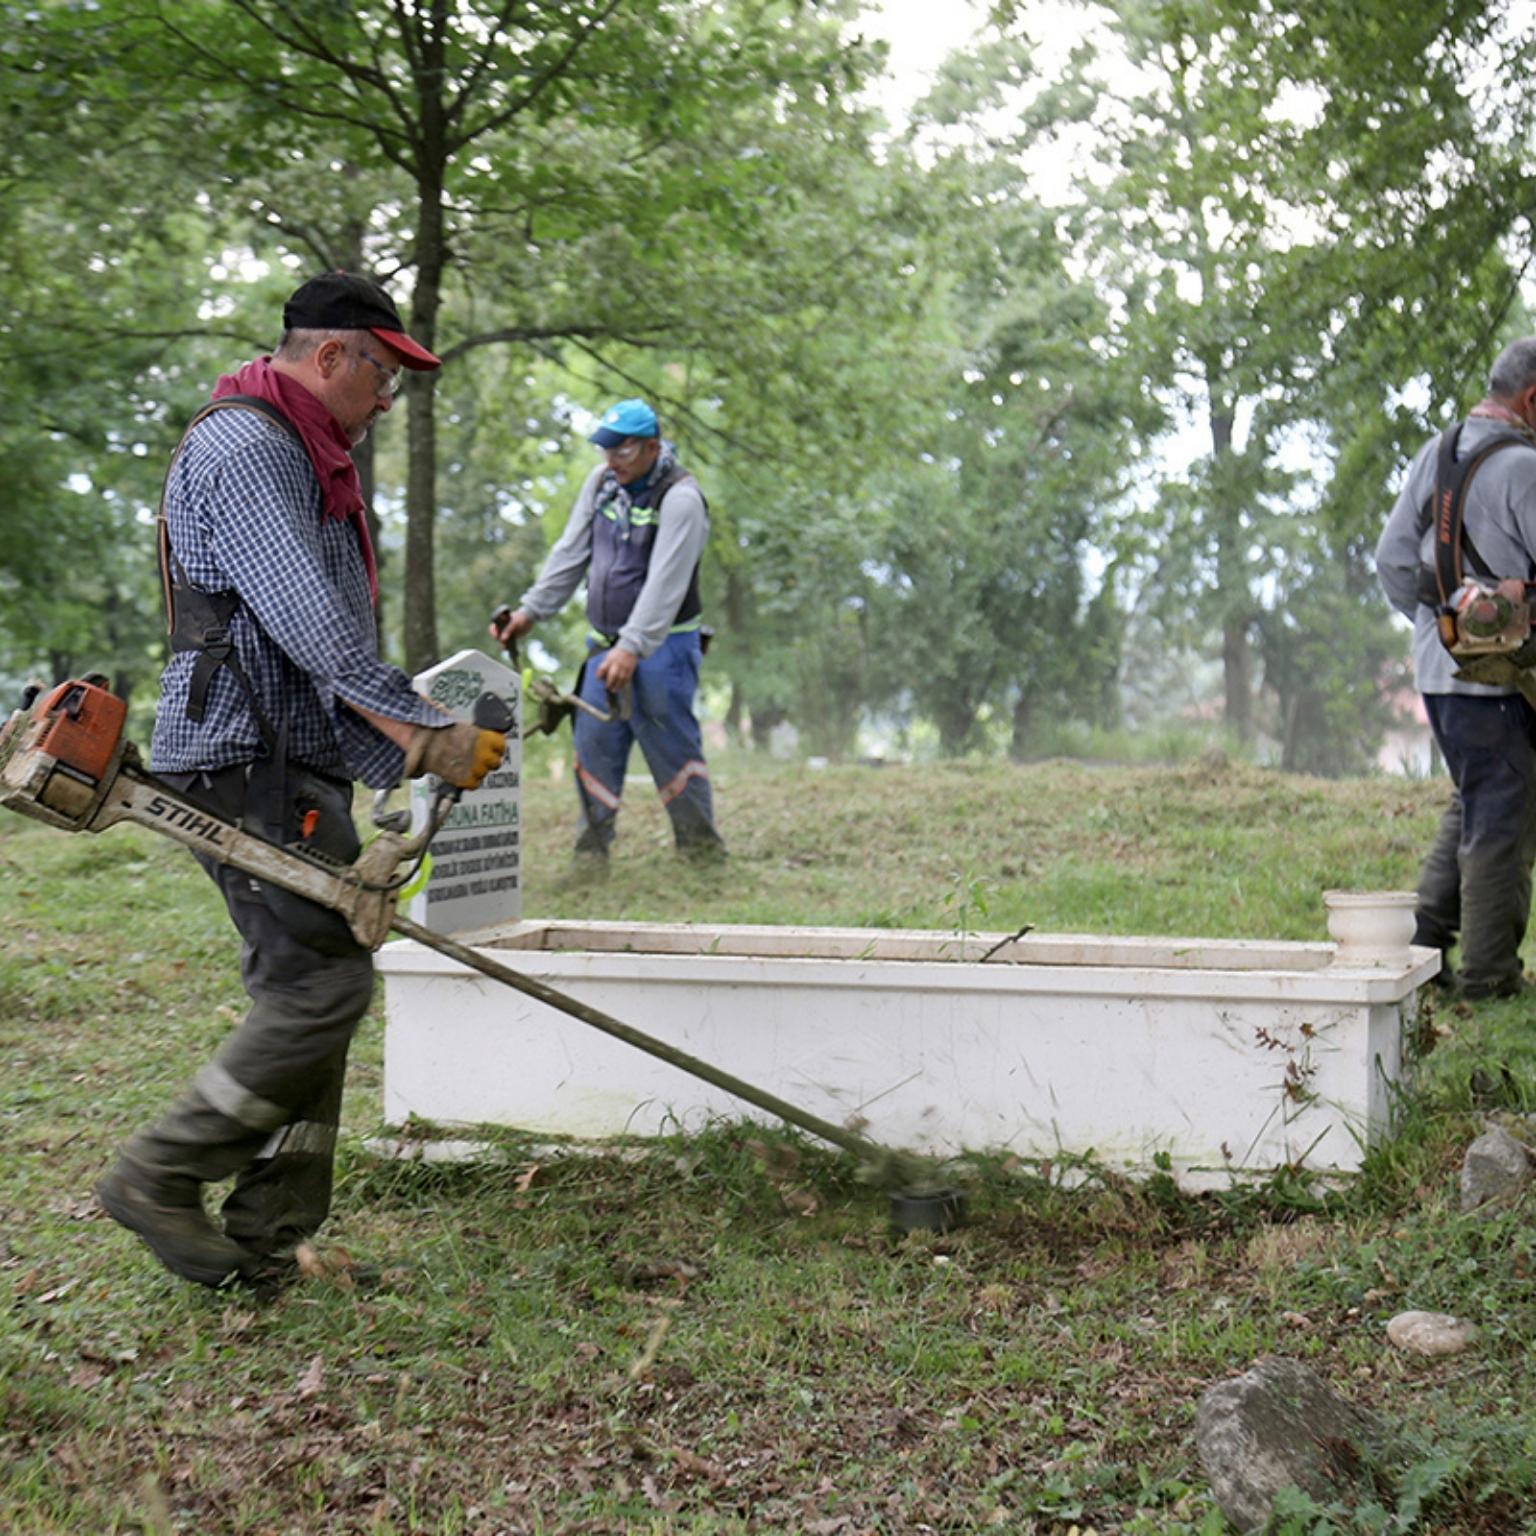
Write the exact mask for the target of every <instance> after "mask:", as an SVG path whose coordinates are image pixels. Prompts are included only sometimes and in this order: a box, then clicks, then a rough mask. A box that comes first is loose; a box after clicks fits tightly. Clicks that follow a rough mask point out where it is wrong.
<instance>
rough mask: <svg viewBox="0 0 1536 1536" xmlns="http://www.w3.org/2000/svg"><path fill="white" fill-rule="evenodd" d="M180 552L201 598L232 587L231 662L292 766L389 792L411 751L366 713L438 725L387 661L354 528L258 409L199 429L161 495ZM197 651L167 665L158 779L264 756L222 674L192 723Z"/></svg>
mask: <svg viewBox="0 0 1536 1536" xmlns="http://www.w3.org/2000/svg"><path fill="white" fill-rule="evenodd" d="M165 512H166V519H167V524H168V528H169V532H170V539H171V548H172V549H173V550H174V551H175V552H176V557H177V559H179V560H180V561H181V564H182V567H183V569H184V570H185V572H186V575H187V579H188V580H189V581H191V582H192V584H193V585H194V586H197V587H201V588H202V589H203V590H204V591H205V592H225V591H230V590H233V591H235V592H237V593H238V594H239V596H240V606H239V607H238V608H237V609H236V611H235V614H234V617H233V618H232V619H231V620H230V625H229V629H230V637H231V639H232V640H233V642H234V646H235V653H236V655H237V656H238V658H239V661H240V664H241V666H242V667H244V669H245V672H246V676H247V677H249V678H250V680H251V684H252V686H253V687H254V688H255V690H256V696H257V698H258V699H259V700H260V701H261V707H262V710H263V711H264V712H265V714H266V716H267V718H268V720H270V721H271V722H272V724H273V725H274V726H278V725H280V723H281V722H282V721H283V720H284V719H286V720H287V722H288V755H289V758H290V760H291V761H293V762H296V763H303V764H305V765H306V766H308V767H310V768H314V769H318V770H319V771H320V772H322V773H329V774H333V775H335V776H336V777H338V778H345V779H361V780H362V781H363V782H364V783H365V784H368V785H370V786H371V787H373V788H383V787H385V786H388V785H391V784H394V783H395V782H396V781H397V780H398V779H399V777H400V774H401V770H402V767H403V761H404V759H403V754H402V752H401V750H400V748H399V747H397V746H396V745H395V744H394V743H393V742H391V741H389V740H387V739H386V738H385V737H383V736H381V735H380V734H379V733H378V732H377V731H376V730H375V729H374V728H373V727H372V726H371V725H369V724H368V723H367V722H366V721H364V720H363V719H362V718H361V717H360V716H359V715H356V714H354V713H353V712H352V711H351V710H350V709H348V708H346V707H345V706H346V705H347V704H360V705H362V706H363V707H364V708H365V709H370V710H373V711H374V712H375V713H376V714H380V715H386V716H388V717H390V718H391V719H395V720H406V721H411V722H413V723H415V724H419V725H441V724H442V723H443V716H442V714H441V712H440V711H439V710H437V709H434V708H433V707H432V705H430V704H428V703H427V702H426V701H425V700H424V699H422V698H421V697H420V696H419V695H417V694H416V693H415V692H414V690H413V689H412V688H411V682H410V679H409V678H408V677H407V676H406V675H405V673H403V672H402V671H401V670H400V669H399V668H398V667H392V666H389V665H388V664H387V663H385V662H382V661H380V660H379V659H378V654H377V648H376V646H375V642H374V618H373V604H372V599H371V597H370V594H369V590H368V573H367V570H366V569H365V567H364V565H363V557H362V554H361V552H360V550H359V549H358V544H357V534H356V531H355V530H354V529H353V527H352V525H351V524H350V523H348V522H344V521H342V520H340V519H337V518H325V517H322V516H321V502H320V482H319V480H318V479H317V478H316V476H315V472H314V469H313V468H312V467H311V465H310V462H309V455H308V454H307V453H306V452H305V451H304V448H303V446H302V444H301V443H300V442H299V441H298V439H297V438H295V437H294V436H293V434H292V433H290V432H288V431H287V430H286V429H285V428H283V427H281V426H279V425H278V423H276V422H274V421H270V420H268V419H267V418H266V417H265V416H262V415H259V414H258V413H257V412H256V411H253V410H239V409H233V408H230V409H225V410H222V411H218V412H216V413H215V414H214V415H212V416H210V417H208V418H207V419H206V420H204V421H202V422H200V423H198V425H197V426H196V427H195V428H193V430H192V432H191V434H190V435H189V436H188V438H187V440H186V444H185V446H184V447H183V448H182V450H181V453H180V455H179V456H178V457H177V460H176V463H175V465H174V467H173V469H172V471H171V477H170V481H169V483H168V484H167V486H166V494H165ZM198 655H199V653H198V652H196V651H182V652H180V653H178V654H176V655H174V656H172V658H171V663H170V665H169V666H168V667H167V668H166V670H165V675H164V676H163V677H162V678H161V681H160V703H159V707H158V709H157V711H156V716H155V732H154V738H153V742H152V744H151V748H150V766H151V767H152V768H153V769H154V770H155V771H156V772H157V773H195V772H197V771H199V770H201V769H214V768H226V767H229V766H231V765H233V764H235V763H249V762H252V761H254V760H255V759H256V758H258V757H260V756H262V755H263V748H262V745H261V731H260V729H259V727H258V726H257V723H256V717H255V715H254V714H253V713H252V711H251V707H250V704H249V703H248V702H247V699H246V695H245V691H244V690H243V689H242V688H241V686H240V684H239V683H238V682H237V681H236V680H235V678H234V677H233V675H232V674H231V673H230V671H229V669H228V668H227V667H221V668H220V669H219V670H218V671H217V672H215V673H214V676H213V680H212V683H211V685H210V686H209V689H208V696H207V709H206V712H205V714H204V716H203V719H202V720H201V721H200V722H199V721H194V720H189V719H188V718H187V689H188V684H189V682H190V679H191V676H192V668H193V667H194V666H195V665H196V663H197V658H198Z"/></svg>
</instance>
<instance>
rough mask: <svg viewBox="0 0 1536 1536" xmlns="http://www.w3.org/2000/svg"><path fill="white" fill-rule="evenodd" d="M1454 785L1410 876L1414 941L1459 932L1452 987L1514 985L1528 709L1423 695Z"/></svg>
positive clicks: (1535, 844) (1486, 991) (1514, 698)
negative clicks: (1415, 878) (1413, 880)
mask: <svg viewBox="0 0 1536 1536" xmlns="http://www.w3.org/2000/svg"><path fill="white" fill-rule="evenodd" d="M1424 707H1425V709H1426V711H1427V713H1428V715H1429V723H1430V728H1431V729H1432V730H1433V731H1434V733H1435V740H1436V741H1437V742H1438V743H1439V746H1440V751H1441V753H1442V754H1443V755H1444V757H1445V765H1446V767H1447V768H1448V769H1449V770H1450V774H1451V779H1452V781H1453V782H1454V784H1455V786H1456V787H1455V791H1454V793H1453V794H1452V795H1451V800H1450V804H1449V805H1448V806H1447V807H1446V809H1445V814H1444V815H1443V816H1442V817H1441V819H1440V827H1439V830H1438V831H1437V832H1436V834H1435V840H1434V842H1433V844H1432V845H1431V846H1430V850H1429V853H1428V855H1427V856H1426V857H1425V860H1424V866H1423V868H1422V870H1421V871H1420V873H1419V903H1418V928H1417V932H1416V933H1415V935H1414V942H1415V943H1416V944H1427V945H1432V946H1435V947H1438V948H1439V949H1441V950H1446V949H1449V948H1450V946H1451V945H1452V944H1453V943H1454V942H1455V940H1456V937H1457V934H1458V933H1459V934H1460V937H1461V953H1460V960H1461V964H1460V969H1459V972H1458V976H1457V981H1458V984H1459V986H1460V988H1461V990H1462V991H1463V992H1464V993H1465V994H1466V995H1467V996H1470V997H1486V996H1497V995H1503V994H1508V993H1512V992H1514V991H1517V990H1518V989H1519V986H1520V981H1521V966H1520V944H1521V941H1522V940H1523V939H1524V937H1525V929H1526V924H1527V922H1528V921H1529V919H1530V913H1531V864H1532V861H1533V860H1536V711H1533V710H1532V709H1531V706H1530V705H1529V704H1527V703H1526V701H1525V700H1524V698H1522V697H1521V696H1520V695H1518V694H1509V695H1506V696H1504V697H1502V698H1495V697H1492V696H1489V695H1472V694H1460V693H1438V694H1436V693H1431V694H1425V696H1424Z"/></svg>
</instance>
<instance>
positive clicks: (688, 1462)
mask: <svg viewBox="0 0 1536 1536" xmlns="http://www.w3.org/2000/svg"><path fill="white" fill-rule="evenodd" d="M672 1455H673V1459H674V1460H675V1461H676V1462H677V1466H678V1470H679V1471H682V1472H689V1473H691V1474H692V1475H693V1476H694V1477H704V1478H708V1479H709V1481H710V1482H716V1481H717V1480H718V1479H719V1478H720V1476H721V1473H720V1468H719V1467H717V1466H716V1465H715V1464H714V1462H712V1461H710V1460H709V1459H708V1458H707V1457H704V1456H700V1455H698V1454H697V1453H695V1452H693V1451H688V1450H683V1449H682V1448H681V1447H679V1448H678V1449H677V1450H675V1451H674V1452H673V1453H672Z"/></svg>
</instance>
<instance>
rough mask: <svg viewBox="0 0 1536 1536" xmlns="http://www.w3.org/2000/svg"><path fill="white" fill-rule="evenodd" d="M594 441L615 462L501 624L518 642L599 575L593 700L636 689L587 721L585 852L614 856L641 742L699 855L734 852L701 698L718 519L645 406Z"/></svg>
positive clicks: (582, 745)
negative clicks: (702, 571) (723, 824)
mask: <svg viewBox="0 0 1536 1536" xmlns="http://www.w3.org/2000/svg"><path fill="white" fill-rule="evenodd" d="M590 441H591V442H593V443H595V444H596V445H597V446H598V447H599V448H601V449H602V450H603V463H601V464H600V465H598V466H597V468H596V469H594V470H593V471H592V473H591V474H590V475H588V476H587V479H586V481H585V483H584V484H583V485H582V488H581V493H580V494H579V495H578V496H577V498H576V505H575V507H574V508H573V509H572V511H571V516H570V520H569V521H568V522H567V524H566V527H565V532H564V533H563V534H561V536H560V539H559V541H558V542H557V543H556V545H555V547H554V548H553V549H552V550H550V552H549V557H548V558H547V559H546V560H545V562H544V569H543V570H542V571H540V573H539V577H538V580H537V581H535V582H534V584H533V585H532V586H531V587H529V589H528V590H527V591H526V592H525V593H523V595H522V597H521V598H519V599H518V605H517V608H516V610H515V611H514V612H513V613H511V614H510V615H508V616H507V617H505V618H503V619H501V620H500V621H499V623H498V622H493V623H492V625H491V633H492V634H493V635H495V637H496V638H497V639H498V640H499V641H500V642H501V643H502V644H503V645H506V644H507V643H509V642H510V641H512V640H515V639H516V638H517V637H518V636H519V635H524V634H527V632H528V631H529V630H530V629H532V628H533V625H534V623H535V621H537V620H539V619H547V618H549V617H551V616H552V615H553V614H555V613H558V612H559V610H560V609H561V608H562V607H563V606H564V605H565V603H566V601H567V600H568V599H569V598H570V596H571V594H572V593H573V592H575V590H576V588H577V587H578V586H579V585H580V584H581V580H582V578H583V577H584V576H585V577H586V581H587V621H588V623H589V624H590V625H591V632H590V634H589V635H588V639H587V652H588V654H587V663H586V666H585V667H584V668H583V669H582V680H581V683H580V695H581V697H582V698H583V699H585V700H586V701H587V702H588V703H589V704H592V705H594V706H595V707H596V708H598V709H600V710H603V709H607V708H608V700H609V698H610V697H617V696H619V695H621V694H622V693H623V692H624V690H625V689H626V688H629V687H631V686H632V687H633V704H632V708H631V710H630V712H629V715H628V717H627V718H620V717H617V716H616V717H615V718H614V719H612V720H610V721H608V722H607V723H606V724H604V723H603V722H602V721H600V720H597V719H594V718H593V717H591V716H590V715H587V714H584V713H580V712H578V713H577V715H576V716H575V722H574V731H575V737H576V793H577V796H578V798H579V800H580V802H581V830H580V833H579V835H578V837H577V840H576V851H577V853H578V854H582V855H590V856H592V857H594V858H598V859H606V858H607V856H608V848H609V845H610V844H611V843H612V841H613V835H614V818H615V816H616V815H617V814H618V809H619V797H620V795H621V794H622V792H623V788H624V771H625V767H626V765H627V763H628V761H629V750H630V747H631V745H632V744H633V743H634V742H636V741H638V742H639V744H640V750H641V752H642V753H643V754H644V756H645V761H646V764H647V766H648V767H649V768H650V770H651V777H652V778H653V779H654V780H655V781H656V789H657V792H658V793H659V794H660V796H661V801H662V804H663V805H664V806H666V808H667V814H668V815H669V816H670V817H671V819H672V832H673V836H674V838H675V839H676V841H677V846H678V848H679V849H680V850H681V851H682V852H684V853H687V854H719V853H722V852H724V844H723V843H722V842H721V840H720V834H719V833H718V832H717V831H716V830H715V822H714V804H713V799H712V796H711V792H710V783H709V769H708V767H707V766H706V764H705V762H704V745H703V740H702V737H701V734H700V731H699V722H698V720H697V719H696V718H695V716H694V712H693V701H694V695H695V693H696V692H697V691H698V684H699V660H700V657H701V655H702V650H701V646H700V623H701V615H702V613H703V605H702V603H701V601H700V598H699V561H700V559H701V558H702V556H703V554H704V545H705V543H706V541H707V540H708V537H709V514H708V508H707V506H706V504H705V501H704V495H703V492H702V491H701V490H700V489H699V484H698V482H697V481H696V480H695V479H694V478H693V476H692V475H690V474H689V473H688V472H687V471H686V470H685V469H683V468H682V467H681V466H680V465H679V464H678V462H677V454H676V450H675V449H674V448H673V446H672V444H671V443H669V442H667V441H665V440H664V439H663V438H662V437H661V434H660V428H659V426H658V424H657V421H656V412H655V411H654V410H653V409H652V408H651V407H650V406H649V405H647V404H646V402H645V401H643V400H621V401H620V402H619V403H618V404H617V405H614V406H612V407H610V408H609V409H608V410H607V411H606V412H604V414H603V418H602V421H601V422H600V423H599V425H598V428H597V430H596V431H595V432H594V433H592V435H591V438H590Z"/></svg>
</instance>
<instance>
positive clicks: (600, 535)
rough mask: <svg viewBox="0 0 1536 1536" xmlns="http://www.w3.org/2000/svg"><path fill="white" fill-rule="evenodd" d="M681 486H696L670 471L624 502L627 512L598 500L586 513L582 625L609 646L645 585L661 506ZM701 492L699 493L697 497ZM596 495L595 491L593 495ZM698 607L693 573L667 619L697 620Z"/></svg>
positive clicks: (618, 502) (619, 504)
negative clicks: (587, 558)
mask: <svg viewBox="0 0 1536 1536" xmlns="http://www.w3.org/2000/svg"><path fill="white" fill-rule="evenodd" d="M684 481H688V482H690V483H693V484H697V482H695V481H694V479H693V476H692V475H690V474H689V473H688V472H687V470H685V469H680V468H678V467H677V466H676V465H674V466H673V469H672V472H671V474H669V475H666V476H662V477H658V478H657V479H656V480H655V481H654V482H653V483H652V484H650V485H648V486H646V487H645V488H644V489H643V490H642V491H640V492H639V493H638V494H637V495H634V496H632V497H631V498H630V503H629V510H628V512H627V513H626V512H625V511H624V510H623V501H622V498H620V497H617V496H609V497H607V498H606V499H605V500H600V501H598V503H597V505H596V507H595V508H594V509H593V512H592V562H591V564H590V566H589V567H588V569H587V622H588V623H589V624H590V625H591V626H592V628H593V629H594V630H596V631H597V633H598V634H600V635H606V636H607V637H608V640H609V643H610V644H612V642H613V641H614V640H615V639H616V638H617V637H618V633H619V631H620V630H621V629H623V627H624V625H625V624H626V623H627V622H628V620H629V616H630V614H631V612H633V610H634V606H635V601H636V599H637V598H638V597H639V596H640V588H641V587H643V586H644V585H645V576H646V572H647V571H648V570H650V567H651V551H652V549H654V548H655V545H656V529H657V526H658V524H659V522H660V520H661V503H662V501H663V499H664V498H665V496H666V494H667V492H668V491H670V490H671V489H672V487H673V486H674V485H680V484H681V483H683V482H684ZM702 494H703V493H702V492H700V495H702ZM599 495H601V492H599ZM703 608H704V605H703V603H702V602H701V601H700V598H699V568H698V566H697V565H695V566H694V568H693V575H692V576H690V577H689V578H688V590H687V592H686V593H684V595H683V601H682V605H681V607H679V608H678V610H677V612H676V613H675V614H674V615H673V617H672V621H671V622H672V623H673V624H683V623H686V622H687V621H688V620H689V619H696V618H698V616H699V614H700V613H702V612H703Z"/></svg>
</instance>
